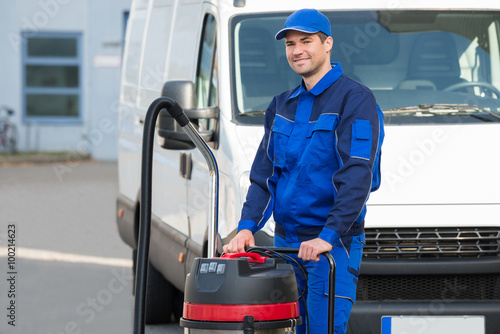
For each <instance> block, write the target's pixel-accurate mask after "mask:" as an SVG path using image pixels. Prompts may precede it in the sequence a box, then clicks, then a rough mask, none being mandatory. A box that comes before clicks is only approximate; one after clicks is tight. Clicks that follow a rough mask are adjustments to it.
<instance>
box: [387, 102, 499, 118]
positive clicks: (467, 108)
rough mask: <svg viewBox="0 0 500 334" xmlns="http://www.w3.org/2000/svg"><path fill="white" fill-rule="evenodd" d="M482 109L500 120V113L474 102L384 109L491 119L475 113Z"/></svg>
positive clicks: (397, 111)
mask: <svg viewBox="0 0 500 334" xmlns="http://www.w3.org/2000/svg"><path fill="white" fill-rule="evenodd" d="M481 111H482V112H485V113H487V114H489V115H491V116H492V117H494V118H496V119H498V120H500V115H498V114H496V113H494V112H493V111H491V110H488V109H485V108H483V107H480V106H476V105H473V104H458V103H457V104H453V103H436V104H419V105H417V106H408V107H401V108H393V109H385V110H383V112H384V114H385V115H395V114H413V115H415V116H421V117H425V116H435V115H457V116H471V117H475V118H479V119H481V120H484V121H491V120H490V119H487V118H484V117H481V116H479V115H477V114H474V113H477V112H481Z"/></svg>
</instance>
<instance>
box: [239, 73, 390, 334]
mask: <svg viewBox="0 0 500 334" xmlns="http://www.w3.org/2000/svg"><path fill="white" fill-rule="evenodd" d="M382 117H383V115H382V112H381V110H380V108H379V107H378V105H377V103H376V101H375V97H374V96H373V94H372V92H371V91H370V90H369V89H368V88H367V87H366V86H364V85H362V84H360V83H359V82H357V81H355V80H352V79H351V78H349V77H347V76H345V75H343V72H342V67H341V66H340V64H339V63H332V69H331V70H330V71H329V72H328V73H327V74H326V75H325V76H324V77H323V78H322V79H321V80H320V81H319V82H318V83H317V84H316V85H315V86H314V87H313V88H312V89H311V90H310V91H307V90H306V88H305V86H304V83H303V82H302V84H301V85H300V86H299V87H297V88H295V89H292V90H289V91H287V92H284V93H282V94H280V95H277V96H275V97H274V99H273V100H272V102H271V104H270V105H269V107H268V109H267V110H266V115H265V123H264V127H265V133H264V137H263V139H262V141H261V144H260V146H259V148H258V150H257V154H256V157H255V160H254V162H253V165H252V170H251V172H250V181H251V185H250V188H249V190H248V195H247V199H246V201H245V204H244V206H243V210H242V216H241V220H240V222H239V224H238V230H241V229H249V230H251V231H252V232H253V233H255V232H257V231H258V230H259V229H260V228H262V227H263V226H264V224H265V223H266V222H267V220H268V219H269V217H270V216H271V215H273V217H274V220H275V222H276V228H275V245H276V246H288V247H299V246H300V243H301V242H303V241H306V240H311V239H314V238H317V237H319V238H321V239H323V240H325V241H327V242H329V243H330V244H332V246H333V249H332V251H331V253H332V255H333V256H334V258H335V262H336V266H337V277H336V291H335V294H336V297H337V298H336V311H335V322H336V326H335V327H336V333H344V332H345V328H346V325H347V320H348V318H349V314H350V311H351V307H352V304H353V303H355V301H356V283H357V279H358V276H359V266H360V262H361V256H362V247H363V244H364V219H365V215H366V201H367V200H368V197H369V194H370V192H371V191H374V190H376V189H377V188H378V187H379V185H380V149H381V145H382V140H383V137H384V130H383V119H382ZM301 263H302V264H303V265H304V267H305V269H306V271H307V273H308V296H307V305H308V312H309V327H310V332H311V333H326V322H327V311H326V309H327V307H326V305H327V304H326V303H327V298H328V297H327V295H328V282H327V281H328V274H327V272H328V264H327V262H326V261H325V259H324V257H321V260H320V262H313V261H301ZM301 276H302V275H301V274H297V281H298V283H299V285H301V284H304V282H303V279H302V278H301ZM300 305H301V306H302V303H300ZM301 315H303V318H305V316H304V315H305V314H304V313H303V310H301ZM301 327H304V326H301ZM337 328H338V331H337ZM299 329H300V328H299ZM303 330H304V329H302V330H301V331H303Z"/></svg>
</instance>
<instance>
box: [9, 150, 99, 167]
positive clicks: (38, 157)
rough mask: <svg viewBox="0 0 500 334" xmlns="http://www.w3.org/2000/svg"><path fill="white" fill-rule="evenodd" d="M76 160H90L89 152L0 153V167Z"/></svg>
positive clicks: (73, 161) (72, 161)
mask: <svg viewBox="0 0 500 334" xmlns="http://www.w3.org/2000/svg"><path fill="white" fill-rule="evenodd" d="M76 161H81V162H86V161H92V157H91V156H90V154H79V153H72V152H63V153H57V154H54V153H50V152H48V153H44V152H39V153H16V154H0V166H2V167H6V166H12V165H26V164H50V163H69V162H71V163H75V162H76Z"/></svg>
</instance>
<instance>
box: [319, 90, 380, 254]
mask: <svg viewBox="0 0 500 334" xmlns="http://www.w3.org/2000/svg"><path fill="white" fill-rule="evenodd" d="M377 109H378V107H377V103H376V101H375V98H374V96H373V95H372V94H371V92H369V91H361V92H359V91H358V92H357V93H355V94H352V95H350V96H347V97H346V100H345V106H344V109H343V112H342V115H341V119H340V123H339V125H338V127H337V130H336V131H335V134H336V143H337V145H336V148H337V155H338V159H339V162H340V166H341V167H340V168H339V169H338V170H337V171H336V172H335V173H334V174H333V185H334V195H335V201H334V205H333V207H332V209H331V210H330V212H329V215H328V218H327V221H326V224H325V227H324V228H323V230H322V232H321V233H320V235H319V237H320V238H321V239H323V240H325V241H328V242H329V243H331V244H332V245H333V244H335V243H336V242H337V241H338V239H339V238H340V236H341V235H343V234H344V233H346V232H347V231H349V229H350V228H351V227H352V226H353V224H354V223H355V222H357V220H358V218H359V217H360V215H361V214H363V216H364V210H365V209H366V208H365V204H366V201H367V200H368V196H369V194H370V190H371V187H372V167H373V165H374V161H375V158H376V156H377V153H378V149H379V135H380V129H381V124H380V120H379V115H378V112H377ZM363 218H364V217H361V219H359V220H362V219H363ZM359 222H361V221H359Z"/></svg>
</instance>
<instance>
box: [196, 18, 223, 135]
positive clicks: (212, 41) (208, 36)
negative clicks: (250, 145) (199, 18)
mask: <svg viewBox="0 0 500 334" xmlns="http://www.w3.org/2000/svg"><path fill="white" fill-rule="evenodd" d="M216 36H217V31H216V21H215V18H214V16H213V15H211V14H207V15H206V16H205V20H204V23H203V32H202V40H201V44H200V51H199V58H198V68H197V71H196V97H197V101H198V102H197V103H198V108H205V107H211V106H216V105H217V103H218V101H217V81H218V71H217V42H216ZM213 121H214V120H210V122H209V121H208V120H206V119H200V121H199V125H200V126H201V127H204V128H205V129H210V128H212V127H213V126H214V124H212V123H213Z"/></svg>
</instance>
